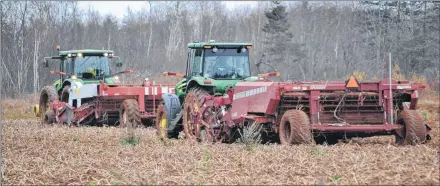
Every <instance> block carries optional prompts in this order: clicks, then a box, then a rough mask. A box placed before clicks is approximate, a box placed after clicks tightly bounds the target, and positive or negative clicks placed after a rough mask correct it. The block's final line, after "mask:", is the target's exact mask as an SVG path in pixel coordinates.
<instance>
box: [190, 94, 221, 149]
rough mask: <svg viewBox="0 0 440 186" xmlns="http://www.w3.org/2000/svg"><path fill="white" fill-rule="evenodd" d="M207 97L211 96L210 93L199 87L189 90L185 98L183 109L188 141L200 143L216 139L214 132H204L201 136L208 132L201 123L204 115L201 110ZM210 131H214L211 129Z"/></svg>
mask: <svg viewBox="0 0 440 186" xmlns="http://www.w3.org/2000/svg"><path fill="white" fill-rule="evenodd" d="M205 96H209V93H208V92H207V91H205V90H203V89H202V88H199V87H197V88H192V89H191V90H189V91H188V93H187V95H186V97H185V104H184V107H183V129H184V132H185V138H186V139H190V140H198V141H202V140H206V141H212V140H213V139H214V138H213V136H212V134H213V133H212V131H203V136H202V135H201V133H202V130H207V129H206V126H203V124H202V123H201V122H200V120H202V119H203V114H202V113H200V108H201V106H202V104H203V102H202V101H203V99H204V98H205ZM202 128H203V129H202ZM208 130H212V129H211V128H209V129H208Z"/></svg>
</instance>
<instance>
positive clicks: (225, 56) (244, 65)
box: [186, 41, 252, 80]
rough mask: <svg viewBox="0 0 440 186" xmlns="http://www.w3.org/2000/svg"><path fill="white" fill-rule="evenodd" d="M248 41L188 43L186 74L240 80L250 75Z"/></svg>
mask: <svg viewBox="0 0 440 186" xmlns="http://www.w3.org/2000/svg"><path fill="white" fill-rule="evenodd" d="M251 47H252V45H251V44H250V43H214V42H213V41H211V42H209V43H190V44H189V49H190V51H189V58H188V61H187V70H186V76H188V77H205V78H210V79H215V80H220V79H222V80H227V79H229V80H237V79H239V80H242V79H245V78H247V77H250V76H251V72H250V62H249V51H248V50H249V49H250V48H251Z"/></svg>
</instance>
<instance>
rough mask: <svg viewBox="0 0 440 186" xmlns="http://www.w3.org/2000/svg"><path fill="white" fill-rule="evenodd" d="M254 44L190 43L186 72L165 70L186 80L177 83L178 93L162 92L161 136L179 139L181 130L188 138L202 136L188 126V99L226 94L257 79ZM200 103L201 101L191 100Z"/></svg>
mask: <svg viewBox="0 0 440 186" xmlns="http://www.w3.org/2000/svg"><path fill="white" fill-rule="evenodd" d="M250 48H252V44H251V43H216V42H214V41H213V40H211V41H209V42H204V43H199V42H194V43H189V44H188V49H189V51H188V58H187V65H186V74H180V73H175V72H164V75H165V76H178V77H183V79H182V80H181V81H180V82H179V83H177V85H176V87H175V94H164V95H162V103H161V104H160V105H159V107H158V111H157V114H156V129H157V135H158V136H159V137H160V138H162V139H163V138H177V137H178V134H179V132H181V131H185V136H186V137H185V138H190V137H194V136H195V135H196V138H197V137H198V136H197V134H195V133H194V132H192V131H190V130H189V129H186V128H188V127H185V125H186V123H187V122H188V119H187V117H185V116H186V115H187V114H188V112H189V111H188V109H186V107H185V104H190V103H185V99H188V97H191V98H194V97H196V98H198V102H200V101H201V99H203V98H204V97H205V96H209V95H212V96H223V95H225V94H227V93H228V90H230V89H231V88H233V87H234V86H235V84H236V83H238V82H241V81H257V80H259V79H260V78H259V77H253V76H251V71H250V59H249V49H250ZM191 104H198V103H191Z"/></svg>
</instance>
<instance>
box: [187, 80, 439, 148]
mask: <svg viewBox="0 0 440 186" xmlns="http://www.w3.org/2000/svg"><path fill="white" fill-rule="evenodd" d="M388 82H389V80H387V79H385V80H381V81H362V82H358V81H357V80H356V79H355V78H354V77H351V78H350V79H349V80H348V81H329V82H270V81H259V82H238V83H237V84H236V86H235V87H234V88H231V89H229V90H228V91H227V93H226V94H225V95H224V96H212V95H205V96H204V97H203V98H200V96H196V95H192V94H188V95H187V97H186V99H185V106H184V120H183V123H184V131H185V136H186V137H187V138H192V137H194V138H197V139H199V140H208V141H229V142H231V141H233V139H235V137H236V136H235V134H236V132H237V130H243V128H244V126H246V125H248V124H250V123H253V122H256V123H259V124H261V125H263V127H262V128H263V134H267V135H263V136H269V137H270V136H273V137H275V139H277V141H278V140H279V142H281V143H282V144H302V143H306V144H307V143H315V142H316V143H323V142H327V143H330V144H331V143H335V142H337V140H338V139H344V138H345V139H350V138H353V137H371V136H378V135H394V136H395V137H396V142H397V143H399V144H419V143H424V142H426V141H427V140H429V139H430V135H429V132H430V130H431V128H430V127H429V126H428V125H427V124H425V122H424V119H423V117H422V116H421V115H420V113H419V112H417V110H416V108H417V101H418V91H420V90H423V89H424V88H425V86H423V85H421V84H417V83H413V82H410V81H392V83H391V90H392V91H391V94H392V95H390V84H389V83H388ZM391 118H393V119H391Z"/></svg>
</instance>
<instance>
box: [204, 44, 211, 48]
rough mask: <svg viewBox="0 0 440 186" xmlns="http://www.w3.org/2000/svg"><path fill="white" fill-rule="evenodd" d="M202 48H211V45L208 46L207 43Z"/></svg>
mask: <svg viewBox="0 0 440 186" xmlns="http://www.w3.org/2000/svg"><path fill="white" fill-rule="evenodd" d="M203 48H211V46H209V45H205V46H204V47H203Z"/></svg>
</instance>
